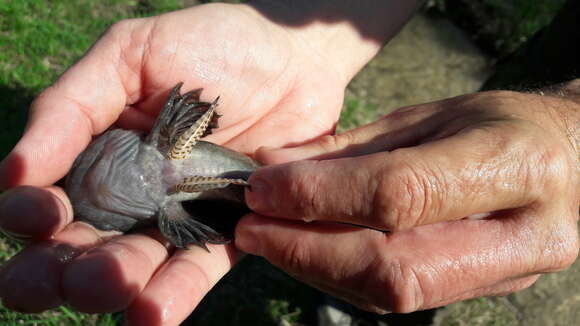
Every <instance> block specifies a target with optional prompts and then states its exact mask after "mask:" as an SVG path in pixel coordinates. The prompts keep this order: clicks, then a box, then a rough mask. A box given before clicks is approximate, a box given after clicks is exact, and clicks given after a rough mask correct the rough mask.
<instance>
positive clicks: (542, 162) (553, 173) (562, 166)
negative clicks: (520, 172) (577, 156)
mask: <svg viewBox="0 0 580 326" xmlns="http://www.w3.org/2000/svg"><path fill="white" fill-rule="evenodd" d="M529 153H533V154H532V156H531V160H530V161H529V163H528V164H529V168H528V170H529V171H533V172H535V173H537V174H539V175H537V176H536V178H538V179H539V180H541V181H540V182H541V186H543V187H536V189H544V190H543V191H562V190H564V189H565V188H567V187H568V184H569V181H570V179H571V178H572V176H573V171H572V170H573V169H572V167H573V163H572V162H571V160H570V159H569V157H568V154H567V151H566V149H565V148H564V146H558V145H550V144H546V145H545V146H541V147H539V148H538V146H537V144H536V150H535V151H529ZM533 172H532V173H533ZM537 195H539V196H542V197H543V194H537Z"/></svg>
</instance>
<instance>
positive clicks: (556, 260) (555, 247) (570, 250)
mask: <svg viewBox="0 0 580 326" xmlns="http://www.w3.org/2000/svg"><path fill="white" fill-rule="evenodd" d="M559 224H560V225H554V226H553V228H552V231H551V233H550V237H549V239H548V241H545V242H544V244H543V246H542V248H541V252H540V257H543V259H545V261H544V266H545V267H544V268H543V269H544V271H547V272H557V271H561V270H564V269H566V268H568V267H570V266H571V265H572V264H573V263H574V262H575V261H576V259H577V258H578V251H579V249H580V241H579V236H578V229H577V227H576V225H577V224H576V221H575V220H573V219H563V220H562V222H561V223H559Z"/></svg>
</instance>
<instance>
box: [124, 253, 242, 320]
mask: <svg viewBox="0 0 580 326" xmlns="http://www.w3.org/2000/svg"><path fill="white" fill-rule="evenodd" d="M208 248H209V249H210V251H211V253H208V252H207V251H205V250H203V249H202V248H199V247H192V248H191V249H189V250H179V251H177V252H176V253H175V255H173V256H172V257H171V258H170V259H169V260H168V261H167V263H165V264H164V265H163V267H161V268H160V269H159V270H158V271H157V272H156V273H155V275H154V277H153V278H152V279H151V281H149V283H148V284H147V286H146V288H145V290H143V292H142V293H141V294H140V295H139V296H138V297H137V298H136V299H135V301H134V302H133V303H132V304H131V306H130V307H129V309H128V310H127V312H126V317H127V320H128V321H129V323H130V324H131V325H143V326H147V325H176V326H177V325H179V324H180V323H181V322H182V321H183V320H185V318H187V316H188V315H189V314H190V313H191V312H192V311H193V309H194V308H195V307H196V306H197V305H198V304H199V302H200V301H201V299H202V298H203V297H204V296H205V295H206V294H207V292H209V290H210V289H211V288H212V287H213V286H214V285H215V284H216V283H217V282H218V281H219V280H220V279H221V278H222V277H223V276H224V275H225V274H226V273H227V272H228V271H229V270H230V269H231V267H232V266H233V264H234V263H235V252H234V249H233V248H232V247H231V246H223V245H211V246H208Z"/></svg>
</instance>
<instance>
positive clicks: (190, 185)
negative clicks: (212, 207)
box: [170, 176, 250, 193]
mask: <svg viewBox="0 0 580 326" xmlns="http://www.w3.org/2000/svg"><path fill="white" fill-rule="evenodd" d="M229 185H238V186H245V187H249V186H250V184H249V183H248V181H246V180H244V179H230V178H220V177H203V176H193V177H188V178H184V179H183V180H182V181H181V182H180V183H178V184H176V185H175V186H173V187H171V189H170V193H178V192H189V193H191V192H202V191H206V190H211V189H218V188H225V187H227V186H229Z"/></svg>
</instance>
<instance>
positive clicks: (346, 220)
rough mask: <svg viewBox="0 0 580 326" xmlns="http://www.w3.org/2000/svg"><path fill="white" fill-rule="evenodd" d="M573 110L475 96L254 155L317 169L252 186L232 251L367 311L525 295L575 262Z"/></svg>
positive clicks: (271, 171) (519, 98) (579, 138)
mask: <svg viewBox="0 0 580 326" xmlns="http://www.w3.org/2000/svg"><path fill="white" fill-rule="evenodd" d="M576 86H580V81H579V82H578V83H576ZM577 90H580V87H578V88H577ZM579 93H580V92H579ZM579 99H580V96H578V94H576V97H575V101H574V100H573V99H566V98H561V97H556V96H550V95H546V96H540V95H533V94H522V93H515V92H489V93H479V94H473V95H467V96H462V97H458V98H454V99H450V100H445V101H441V102H435V103H430V104H424V105H418V106H413V107H407V108H402V109H399V110H398V111H395V112H394V113H392V114H390V115H388V116H386V117H385V118H384V119H382V120H379V121H376V122H374V123H372V124H370V125H367V126H363V127H361V128H358V129H356V130H353V131H351V132H347V133H344V134H341V135H337V136H325V137H322V138H321V139H320V140H319V141H315V142H312V143H309V144H306V145H303V146H298V147H295V148H290V149H279V150H270V151H261V155H259V156H261V158H262V159H263V160H265V161H267V162H268V163H281V162H287V161H294V160H299V159H306V158H315V160H305V161H297V162H291V163H286V164H281V165H273V166H267V167H263V168H260V169H259V170H258V171H257V172H255V173H254V174H253V175H252V176H251V178H250V183H251V185H252V188H251V190H252V191H247V192H246V196H247V197H246V198H247V201H248V204H249V206H250V207H251V208H252V209H253V210H254V211H255V212H257V213H260V214H262V215H257V214H252V215H249V216H247V217H244V218H243V219H242V220H241V221H240V223H239V224H238V226H237V229H236V245H237V247H238V248H240V249H241V250H243V251H246V252H248V253H252V254H256V255H260V256H263V257H265V258H267V259H268V260H269V261H270V262H272V263H274V264H276V265H278V266H280V267H281V268H283V269H285V270H286V271H287V272H289V273H290V274H291V275H294V276H296V277H297V278H299V279H302V280H304V281H306V282H308V283H310V284H312V285H314V286H316V287H319V288H321V289H322V290H325V291H327V292H329V293H331V294H334V295H337V296H339V297H342V298H344V299H346V300H348V301H350V302H351V303H354V304H356V305H358V306H360V307H362V308H365V309H369V310H374V311H383V312H384V311H395V312H411V311H415V310H420V309H427V308H431V307H436V306H441V305H445V304H448V303H451V302H455V301H460V300H463V299H468V298H473V297H478V296H487V295H500V294H506V293H510V292H512V291H516V290H519V289H523V288H526V287H528V286H530V285H531V284H532V283H533V282H534V281H535V280H537V278H538V277H539V275H540V274H542V273H548V272H554V271H558V270H561V269H564V268H566V267H567V266H569V265H570V264H572V262H574V260H575V259H576V257H577V254H578V230H577V222H578V209H579V203H580V173H579V167H580V164H579V151H578V143H579V142H580V101H579ZM266 216H270V217H266ZM271 217H280V218H285V219H275V218H271ZM304 221H314V223H305V222H304ZM332 222H341V223H332ZM356 225H360V226H365V227H368V228H361V227H357V226H356ZM370 228H372V229H370ZM378 230H389V231H391V232H387V233H385V232H380V231H378Z"/></svg>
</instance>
